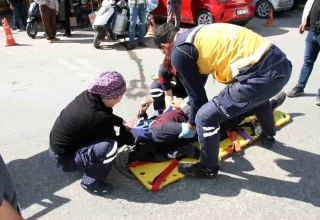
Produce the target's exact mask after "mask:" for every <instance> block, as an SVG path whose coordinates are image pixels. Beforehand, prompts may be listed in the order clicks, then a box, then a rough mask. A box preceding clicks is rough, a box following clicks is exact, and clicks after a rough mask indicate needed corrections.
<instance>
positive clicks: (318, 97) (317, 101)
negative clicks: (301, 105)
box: [316, 95, 320, 106]
mask: <svg viewBox="0 0 320 220" xmlns="http://www.w3.org/2000/svg"><path fill="white" fill-rule="evenodd" d="M316 105H318V106H320V95H317V98H316Z"/></svg>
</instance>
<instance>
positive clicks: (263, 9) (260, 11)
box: [256, 0, 272, 18]
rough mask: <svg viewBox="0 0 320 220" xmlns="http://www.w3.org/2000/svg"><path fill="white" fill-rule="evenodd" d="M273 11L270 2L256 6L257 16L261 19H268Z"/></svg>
mask: <svg viewBox="0 0 320 220" xmlns="http://www.w3.org/2000/svg"><path fill="white" fill-rule="evenodd" d="M271 9H272V5H271V3H270V2H269V1H265V0H262V1H259V2H258V3H257V4H256V16H257V17H259V18H268V17H269V14H270V11H271Z"/></svg>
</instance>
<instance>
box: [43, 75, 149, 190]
mask: <svg viewBox="0 0 320 220" xmlns="http://www.w3.org/2000/svg"><path fill="white" fill-rule="evenodd" d="M125 92H126V82H125V79H124V78H123V76H122V75H121V74H120V73H118V72H115V71H110V72H105V73H102V74H101V75H100V76H99V77H98V78H97V79H96V80H95V81H94V82H93V83H92V84H91V85H90V86H89V88H88V89H87V90H85V91H83V92H82V93H81V94H80V95H78V96H77V97H76V98H75V99H74V100H73V101H72V102H70V104H69V105H68V106H67V107H66V108H65V109H63V110H62V112H61V113H60V115H59V116H58V118H57V119H56V121H55V123H54V125H53V128H52V130H51V132H50V148H49V153H50V156H51V158H52V159H53V161H54V163H55V164H56V165H57V166H58V168H59V169H61V170H63V171H65V172H72V171H82V172H84V175H83V177H82V181H81V186H82V188H84V189H85V190H87V191H88V192H90V193H93V194H105V193H109V192H110V191H111V190H112V186H111V185H110V184H108V183H106V179H107V176H108V174H109V172H110V170H111V167H112V164H113V161H114V159H115V158H116V156H117V149H118V147H121V146H122V145H124V144H125V143H124V142H123V138H120V137H119V136H117V135H116V132H115V130H114V126H117V127H120V131H121V130H122V129H123V127H124V125H123V124H124V123H125V121H124V120H123V119H122V118H120V117H118V116H116V115H114V114H113V109H112V108H113V107H114V106H115V105H116V104H118V103H119V102H120V101H121V99H122V97H123V95H124V93H125ZM131 133H132V134H133V135H134V136H136V137H145V138H147V137H148V135H150V134H151V133H150V131H149V128H148V127H147V126H144V125H141V126H139V125H136V126H134V127H133V128H132V129H131Z"/></svg>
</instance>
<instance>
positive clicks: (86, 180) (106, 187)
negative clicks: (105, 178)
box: [81, 174, 112, 195]
mask: <svg viewBox="0 0 320 220" xmlns="http://www.w3.org/2000/svg"><path fill="white" fill-rule="evenodd" d="M81 186H82V188H83V189H84V190H86V191H88V192H89V193H92V194H97V195H103V194H107V193H110V192H111V191H112V185H110V184H108V183H105V182H102V181H99V180H96V179H93V178H91V177H89V176H87V175H86V174H84V175H83V177H82V181H81Z"/></svg>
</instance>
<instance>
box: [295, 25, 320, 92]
mask: <svg viewBox="0 0 320 220" xmlns="http://www.w3.org/2000/svg"><path fill="white" fill-rule="evenodd" d="M319 51H320V35H318V36H314V33H313V32H312V31H309V33H308V35H307V38H306V49H305V51H304V63H303V65H302V68H301V72H300V77H299V81H298V87H299V88H304V87H305V86H306V85H307V82H308V79H309V77H310V75H311V72H312V69H313V65H314V63H315V62H316V60H317V57H318V54H319ZM318 94H319V95H320V88H319V89H318Z"/></svg>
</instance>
